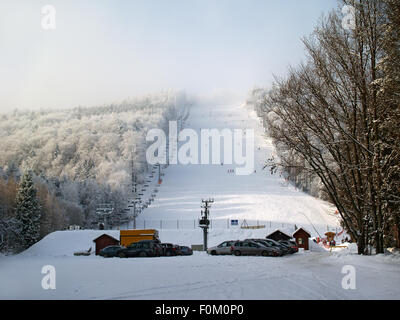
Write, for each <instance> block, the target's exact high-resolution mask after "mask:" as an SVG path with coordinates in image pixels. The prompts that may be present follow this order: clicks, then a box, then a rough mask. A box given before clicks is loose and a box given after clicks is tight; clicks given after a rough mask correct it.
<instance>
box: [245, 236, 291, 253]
mask: <svg viewBox="0 0 400 320" xmlns="http://www.w3.org/2000/svg"><path fill="white" fill-rule="evenodd" d="M247 240H251V241H254V242H257V243H261V244H262V245H264V246H266V247H271V248H273V249H275V251H276V252H277V256H283V255H285V254H286V250H284V249H283V248H282V247H281V246H276V245H275V244H274V243H271V242H268V241H266V239H247Z"/></svg>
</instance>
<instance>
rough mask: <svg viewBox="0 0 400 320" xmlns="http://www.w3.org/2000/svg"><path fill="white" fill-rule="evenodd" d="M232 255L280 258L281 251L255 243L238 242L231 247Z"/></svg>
mask: <svg viewBox="0 0 400 320" xmlns="http://www.w3.org/2000/svg"><path fill="white" fill-rule="evenodd" d="M231 253H232V254H234V255H235V256H242V255H253V256H258V255H262V256H278V255H279V251H278V250H276V249H275V248H273V247H266V246H264V245H262V244H261V243H257V242H255V241H246V240H245V241H237V242H235V243H233V245H232V246H231Z"/></svg>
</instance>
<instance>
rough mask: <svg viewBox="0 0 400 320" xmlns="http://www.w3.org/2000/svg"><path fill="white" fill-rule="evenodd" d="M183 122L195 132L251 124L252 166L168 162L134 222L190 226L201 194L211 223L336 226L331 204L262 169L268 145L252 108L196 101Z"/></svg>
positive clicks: (220, 226) (313, 228) (316, 229)
mask: <svg viewBox="0 0 400 320" xmlns="http://www.w3.org/2000/svg"><path fill="white" fill-rule="evenodd" d="M186 127H187V128H191V129H194V130H196V131H197V132H198V136H199V137H200V133H199V132H200V130H201V129H219V130H222V129H225V128H228V129H231V130H233V129H254V132H255V167H254V169H255V171H256V172H255V173H253V174H251V175H247V176H239V175H235V174H232V173H228V170H229V169H235V167H236V166H235V165H234V164H233V165H226V164H224V165H181V164H178V165H170V166H169V167H168V168H167V169H166V170H165V177H164V181H163V183H162V185H161V187H160V188H159V193H158V195H157V198H156V200H155V201H154V203H153V204H152V205H151V207H149V208H147V209H146V210H145V211H144V212H143V213H142V215H141V216H140V217H139V218H138V224H137V226H138V227H144V226H145V227H150V226H151V227H158V229H162V228H164V229H176V228H180V229H185V228H186V229H190V228H192V229H193V220H194V219H198V218H199V217H200V204H201V199H202V198H204V199H206V198H214V200H215V202H214V204H213V205H212V209H211V215H210V218H211V219H213V228H214V229H226V228H227V227H228V225H227V224H228V219H239V221H240V222H242V221H241V220H243V219H246V222H248V223H249V224H256V221H257V220H259V223H260V224H265V225H266V226H267V228H269V229H277V228H280V229H282V228H283V229H285V228H286V229H288V230H289V231H290V230H291V232H293V231H294V228H295V225H296V226H297V227H300V226H302V227H305V228H306V229H308V230H309V231H310V232H311V233H312V235H313V236H318V233H319V234H321V235H323V234H324V233H325V232H326V231H327V228H330V229H333V230H335V229H336V228H338V229H339V220H338V216H335V214H334V212H335V209H334V208H333V207H332V206H331V205H329V204H328V203H326V202H324V201H321V200H319V199H316V198H313V197H311V196H309V195H307V194H305V193H303V192H301V191H298V190H296V189H295V188H294V187H293V186H291V185H288V184H287V183H286V182H285V181H284V178H283V177H280V175H279V174H275V175H271V174H270V172H269V170H267V169H266V170H262V168H263V165H264V163H265V160H266V159H267V158H269V157H270V156H271V155H272V154H273V153H274V148H273V145H272V143H271V141H270V139H268V137H266V136H265V134H264V129H263V127H262V124H261V121H260V119H259V118H258V117H257V116H256V114H255V112H254V111H251V110H248V109H246V108H245V107H243V106H239V105H236V106H235V105H229V106H196V107H193V108H192V109H191V115H190V118H189V119H188V123H187V125H186ZM199 145H200V141H199ZM222 154H223V153H222V152H221V155H222ZM199 159H200V155H199ZM159 220H163V221H164V222H163V223H161V224H160V222H159ZM176 220H181V221H180V222H177V221H176Z"/></svg>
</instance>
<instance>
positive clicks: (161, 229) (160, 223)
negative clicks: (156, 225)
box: [160, 220, 162, 230]
mask: <svg viewBox="0 0 400 320" xmlns="http://www.w3.org/2000/svg"><path fill="white" fill-rule="evenodd" d="M160 229H161V230H162V220H160Z"/></svg>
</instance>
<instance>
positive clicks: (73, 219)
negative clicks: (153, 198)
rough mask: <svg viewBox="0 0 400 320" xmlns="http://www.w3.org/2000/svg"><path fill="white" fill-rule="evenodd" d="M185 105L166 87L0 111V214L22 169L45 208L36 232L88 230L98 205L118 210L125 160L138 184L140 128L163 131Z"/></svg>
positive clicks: (11, 204)
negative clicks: (112, 98)
mask: <svg viewBox="0 0 400 320" xmlns="http://www.w3.org/2000/svg"><path fill="white" fill-rule="evenodd" d="M188 106H189V102H188V101H187V99H186V96H185V95H184V94H182V93H176V92H172V91H167V92H164V93H160V94H157V95H151V96H146V97H141V98H136V99H132V100H129V101H124V102H122V103H120V104H113V105H107V106H99V107H90V108H89V107H87V108H84V107H77V108H73V109H66V110H41V111H18V110H15V111H14V112H12V113H8V114H2V115H0V136H1V140H0V150H1V152H0V215H2V216H0V219H1V218H4V217H5V216H7V217H8V219H11V218H14V217H15V205H16V204H15V196H16V193H17V189H18V183H19V182H20V177H21V176H22V175H23V173H24V172H27V171H31V172H32V173H33V175H34V178H33V179H34V181H35V187H36V188H37V190H38V197H39V199H40V203H41V205H42V210H44V211H47V212H48V214H43V215H42V216H43V219H47V220H46V221H47V222H46V223H45V225H46V226H44V225H42V230H41V235H42V236H43V235H45V234H47V233H48V232H51V231H53V230H57V229H60V228H62V227H65V226H67V225H69V224H77V225H81V226H82V225H83V226H86V227H89V226H90V222H91V221H90V220H91V217H92V216H93V215H94V212H95V210H96V207H97V206H98V205H99V203H113V205H114V208H115V209H116V210H117V211H120V210H122V209H124V208H125V207H126V202H127V200H128V197H129V196H130V190H131V177H132V160H133V165H134V168H133V169H134V171H135V175H136V177H137V178H138V180H139V181H140V180H141V179H143V177H144V175H145V173H146V172H147V170H148V168H147V163H146V159H145V152H146V148H147V142H146V141H145V137H146V133H147V131H148V130H149V129H152V128H162V129H165V131H166V132H167V131H168V121H169V120H178V119H180V118H181V119H184V118H186V117H187V115H188ZM3 220H4V219H3ZM3 222H4V221H3ZM3 225H4V226H6V225H8V224H6V223H5V222H4V224H3ZM3 229H6V228H5V227H4V228H3ZM1 231H2V230H0V233H1ZM4 232H5V231H4V230H3V234H4ZM0 241H1V239H0Z"/></svg>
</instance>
